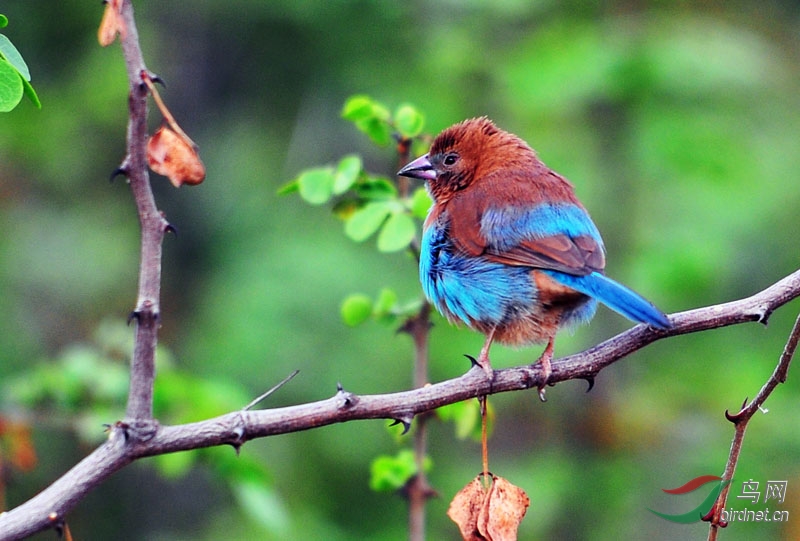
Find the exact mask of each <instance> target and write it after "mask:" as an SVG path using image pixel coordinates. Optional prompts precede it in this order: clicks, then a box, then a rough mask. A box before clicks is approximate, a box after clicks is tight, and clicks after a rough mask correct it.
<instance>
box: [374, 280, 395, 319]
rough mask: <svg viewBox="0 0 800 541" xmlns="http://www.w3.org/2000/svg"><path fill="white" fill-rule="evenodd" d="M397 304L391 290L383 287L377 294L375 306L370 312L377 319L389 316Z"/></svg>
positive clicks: (393, 292)
mask: <svg viewBox="0 0 800 541" xmlns="http://www.w3.org/2000/svg"><path fill="white" fill-rule="evenodd" d="M397 302H398V297H397V293H396V292H395V291H394V290H393V289H389V288H388V287H385V288H383V289H381V292H380V293H378V298H377V299H376V300H375V306H374V307H373V308H372V311H373V313H374V314H375V316H377V317H383V316H386V315H390V314H392V311H393V310H394V308H395V307H396V306H397Z"/></svg>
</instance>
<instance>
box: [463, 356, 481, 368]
mask: <svg viewBox="0 0 800 541" xmlns="http://www.w3.org/2000/svg"><path fill="white" fill-rule="evenodd" d="M464 357H466V358H467V359H469V362H470V368H471V369H472V368H475V367H476V366H480V365H479V364H478V360H477V359H475V357H473V356H472V355H467V354H466V353H465V354H464Z"/></svg>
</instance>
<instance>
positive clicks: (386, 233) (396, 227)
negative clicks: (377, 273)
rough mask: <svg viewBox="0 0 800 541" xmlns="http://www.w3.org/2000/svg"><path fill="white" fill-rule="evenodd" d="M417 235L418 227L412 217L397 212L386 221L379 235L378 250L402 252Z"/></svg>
mask: <svg viewBox="0 0 800 541" xmlns="http://www.w3.org/2000/svg"><path fill="white" fill-rule="evenodd" d="M416 233H417V227H416V226H415V225H414V220H412V219H411V216H409V215H408V214H406V213H405V212H395V213H393V214H392V215H391V216H389V219H388V220H386V223H385V224H384V225H383V229H381V233H380V235H378V250H379V251H381V252H396V251H398V250H402V249H403V248H406V247H408V245H409V244H410V243H411V241H412V240H414V235H416Z"/></svg>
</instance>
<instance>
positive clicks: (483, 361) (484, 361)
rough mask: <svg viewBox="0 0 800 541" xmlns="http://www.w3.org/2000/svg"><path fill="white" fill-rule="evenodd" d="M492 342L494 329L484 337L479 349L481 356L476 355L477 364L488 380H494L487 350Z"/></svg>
mask: <svg viewBox="0 0 800 541" xmlns="http://www.w3.org/2000/svg"><path fill="white" fill-rule="evenodd" d="M492 340H494V329H492V330H491V331H489V334H487V335H486V341H485V342H484V343H483V347H482V348H481V354H480V355H478V364H479V365H480V367H481V368H483V371H484V372H486V377H488V378H489V379H492V378H494V370H492V363H491V361H489V348H490V347H491V346H492Z"/></svg>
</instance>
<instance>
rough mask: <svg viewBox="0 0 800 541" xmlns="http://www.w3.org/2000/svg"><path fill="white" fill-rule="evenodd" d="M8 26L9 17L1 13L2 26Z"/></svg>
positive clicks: (0, 21) (0, 25) (0, 22)
mask: <svg viewBox="0 0 800 541" xmlns="http://www.w3.org/2000/svg"><path fill="white" fill-rule="evenodd" d="M6 26H8V17H6V16H5V15H2V14H0V28H5V27H6Z"/></svg>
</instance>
